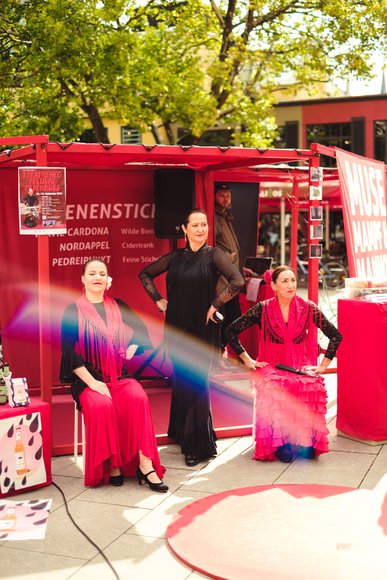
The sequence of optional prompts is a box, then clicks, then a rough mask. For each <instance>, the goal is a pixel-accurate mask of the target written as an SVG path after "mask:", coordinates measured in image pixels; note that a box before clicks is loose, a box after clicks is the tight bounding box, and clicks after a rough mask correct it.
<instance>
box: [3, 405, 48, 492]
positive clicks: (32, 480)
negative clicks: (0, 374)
mask: <svg viewBox="0 0 387 580" xmlns="http://www.w3.org/2000/svg"><path fill="white" fill-rule="evenodd" d="M17 430H18V431H19V433H20V438H21V443H22V446H21V447H20V446H19V448H18V449H19V450H17V449H16V448H15V447H16V444H17V437H16V431H17ZM20 449H21V451H20ZM20 453H21V455H20ZM0 462H1V463H0V465H1V469H0V497H6V496H9V495H13V494H15V493H22V492H23V491H25V490H26V489H27V490H31V489H35V488H38V487H43V486H44V485H49V484H50V483H51V481H52V479H51V418H50V405H49V404H48V403H43V402H42V401H40V400H39V399H34V398H32V399H31V404H30V405H28V406H27V407H10V406H9V405H1V406H0ZM23 466H24V469H23ZM18 468H19V473H18V472H17V469H18Z"/></svg>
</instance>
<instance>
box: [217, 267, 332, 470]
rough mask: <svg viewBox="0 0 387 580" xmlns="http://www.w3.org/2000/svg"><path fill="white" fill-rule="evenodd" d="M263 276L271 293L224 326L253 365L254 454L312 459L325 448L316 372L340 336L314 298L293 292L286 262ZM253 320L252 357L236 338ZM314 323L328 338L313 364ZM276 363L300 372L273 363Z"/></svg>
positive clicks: (320, 384) (293, 280)
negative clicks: (256, 345)
mask: <svg viewBox="0 0 387 580" xmlns="http://www.w3.org/2000/svg"><path fill="white" fill-rule="evenodd" d="M264 278H265V281H266V283H270V284H271V287H272V289H273V291H274V293H275V296H274V298H271V299H269V300H266V301H264V302H258V304H256V305H255V306H253V307H252V308H251V309H250V310H249V311H248V312H246V314H244V315H243V316H241V318H238V319H237V320H236V321H234V322H233V323H232V324H231V325H230V326H229V327H228V329H227V336H228V339H229V342H230V345H231V346H232V348H233V349H234V350H235V351H236V352H237V353H238V355H239V357H240V358H241V359H242V361H243V362H244V364H245V366H246V367H247V368H249V369H251V370H254V371H255V372H254V374H253V375H252V382H253V386H254V387H255V388H256V391H257V392H256V395H257V404H256V417H255V423H256V425H255V427H256V428H255V454H254V459H257V460H268V461H273V460H275V459H280V460H281V461H283V462H285V463H290V462H291V461H292V459H293V457H294V455H295V454H296V453H298V454H300V455H301V456H303V457H305V458H307V459H312V458H314V457H317V456H318V455H320V454H322V453H327V452H328V451H329V447H328V437H327V435H328V429H327V426H326V421H325V414H326V401H327V394H326V390H325V386H324V381H323V378H322V377H321V376H320V375H322V374H324V373H325V372H326V370H327V367H328V366H329V364H330V362H331V360H332V359H333V357H334V356H335V354H336V351H337V349H338V346H339V344H340V342H341V338H342V337H341V334H340V333H339V331H338V330H337V329H336V328H335V326H334V325H333V324H331V323H330V322H329V321H328V320H327V318H326V317H325V316H324V314H323V313H322V312H321V310H320V309H319V308H318V307H317V306H316V305H315V304H314V303H313V302H311V301H309V300H303V299H302V298H300V297H299V296H297V295H296V289H297V282H296V276H295V273H294V271H293V270H292V269H291V268H289V267H288V266H278V267H277V268H275V269H274V270H273V271H269V270H268V271H267V272H266V273H265V276H264ZM253 324H257V325H258V328H259V353H258V359H257V360H256V361H254V360H253V359H252V358H251V357H250V356H249V354H248V353H247V352H246V351H245V349H244V348H243V346H242V344H241V342H240V341H239V339H238V334H239V333H241V332H242V331H243V330H246V329H247V328H249V327H251V326H252V325H253ZM316 327H317V328H319V329H321V330H322V332H323V333H324V334H325V335H326V336H327V337H328V338H329V344H328V347H327V350H326V353H325V356H324V358H323V359H322V361H321V362H320V363H319V364H317V365H316V362H317V350H318V345H317V336H316V335H317V331H316ZM277 364H282V365H286V366H288V367H291V368H293V369H297V370H303V371H305V374H298V373H295V372H292V371H288V370H282V369H278V368H276V365H277ZM308 373H309V374H308Z"/></svg>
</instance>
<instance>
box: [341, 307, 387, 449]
mask: <svg viewBox="0 0 387 580" xmlns="http://www.w3.org/2000/svg"><path fill="white" fill-rule="evenodd" d="M338 327H339V330H340V332H341V333H342V335H343V341H342V343H341V345H340V348H339V351H338V358H337V422H336V426H337V428H338V429H339V430H340V431H342V432H343V433H344V434H345V435H349V436H350V437H355V438H358V439H365V440H370V441H383V440H387V372H386V339H387V303H383V304H375V303H371V302H367V301H365V300H339V301H338Z"/></svg>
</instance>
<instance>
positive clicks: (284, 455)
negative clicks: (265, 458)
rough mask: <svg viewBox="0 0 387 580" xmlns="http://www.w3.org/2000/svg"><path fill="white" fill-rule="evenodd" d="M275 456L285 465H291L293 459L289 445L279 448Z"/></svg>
mask: <svg viewBox="0 0 387 580" xmlns="http://www.w3.org/2000/svg"><path fill="white" fill-rule="evenodd" d="M274 455H276V456H277V457H278V459H279V460H280V461H282V462H283V463H290V462H291V461H292V459H293V453H292V448H291V447H290V445H289V443H286V444H285V445H281V447H278V449H277V451H276V452H275V453H274Z"/></svg>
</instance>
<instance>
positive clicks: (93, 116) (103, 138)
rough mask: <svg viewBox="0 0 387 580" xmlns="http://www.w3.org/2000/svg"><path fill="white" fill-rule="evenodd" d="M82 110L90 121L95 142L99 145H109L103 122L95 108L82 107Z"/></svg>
mask: <svg viewBox="0 0 387 580" xmlns="http://www.w3.org/2000/svg"><path fill="white" fill-rule="evenodd" d="M82 110H83V111H85V113H86V114H87V116H88V118H89V119H90V122H91V125H92V127H93V131H94V134H95V136H96V138H97V141H98V142H99V143H110V141H109V139H108V136H107V130H106V127H104V125H103V121H102V118H101V115H100V114H99V111H98V109H97V107H96V106H95V105H93V104H91V105H82Z"/></svg>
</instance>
